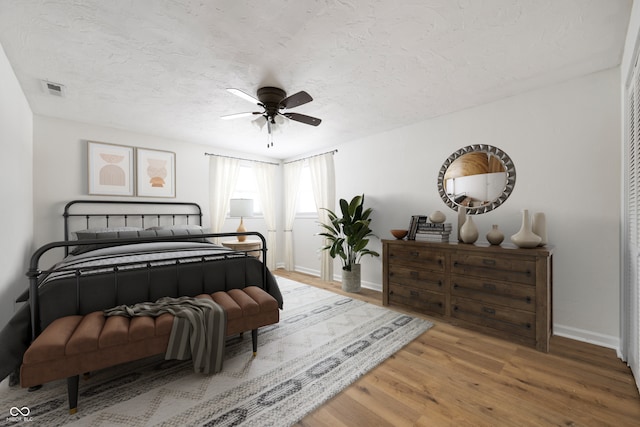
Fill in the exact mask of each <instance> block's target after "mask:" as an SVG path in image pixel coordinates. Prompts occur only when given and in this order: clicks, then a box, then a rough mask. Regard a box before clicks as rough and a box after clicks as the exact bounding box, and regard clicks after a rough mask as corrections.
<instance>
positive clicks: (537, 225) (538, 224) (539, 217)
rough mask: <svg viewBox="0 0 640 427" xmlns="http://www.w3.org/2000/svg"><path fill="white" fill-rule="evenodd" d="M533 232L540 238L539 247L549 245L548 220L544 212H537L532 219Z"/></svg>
mask: <svg viewBox="0 0 640 427" xmlns="http://www.w3.org/2000/svg"><path fill="white" fill-rule="evenodd" d="M531 230H532V231H533V232H534V233H535V234H537V235H538V236H540V243H539V244H538V245H539V246H544V245H546V244H547V243H549V240H548V238H547V219H546V218H545V215H544V213H543V212H536V213H534V214H533V218H532V219H531Z"/></svg>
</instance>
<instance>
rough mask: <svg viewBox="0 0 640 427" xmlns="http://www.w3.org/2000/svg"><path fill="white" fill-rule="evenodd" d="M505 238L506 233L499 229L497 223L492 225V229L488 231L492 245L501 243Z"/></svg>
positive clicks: (488, 237)
mask: <svg viewBox="0 0 640 427" xmlns="http://www.w3.org/2000/svg"><path fill="white" fill-rule="evenodd" d="M503 240H504V234H502V231H500V230H499V229H498V225H497V224H493V225H492V226H491V230H489V232H488V233H487V242H489V243H491V244H492V245H499V244H500V243H502V241H503Z"/></svg>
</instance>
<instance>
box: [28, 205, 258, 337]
mask: <svg viewBox="0 0 640 427" xmlns="http://www.w3.org/2000/svg"><path fill="white" fill-rule="evenodd" d="M80 204H88V205H91V204H93V205H126V206H135V205H140V206H143V205H144V206H158V207H163V208H165V209H163V210H164V212H153V213H117V212H115V213H114V212H109V213H95V212H91V213H87V212H84V213H72V212H71V211H72V209H73V207H74V206H76V205H80ZM178 206H180V207H183V208H184V207H186V208H187V210H189V209H191V210H193V212H192V213H188V212H179V211H178V210H175V211H173V210H172V208H174V207H178ZM63 217H64V237H65V240H64V241H57V242H51V243H48V244H45V245H43V246H41V247H39V248H38V249H37V250H36V251H35V252H34V253H33V255H32V256H31V260H30V263H29V270H28V271H27V277H28V278H29V304H30V312H31V338H32V340H35V338H36V337H37V336H38V334H39V333H40V331H39V301H38V285H39V283H40V281H41V280H44V278H46V276H47V275H48V274H50V273H51V272H52V270H40V268H39V262H40V258H41V257H42V255H43V254H45V253H46V252H48V251H49V250H51V249H55V248H64V250H65V256H67V255H68V254H69V247H72V246H84V245H88V246H90V245H101V244H118V243H122V244H129V243H149V242H169V241H174V240H175V241H185V240H202V239H203V238H204V239H209V238H219V237H237V236H256V237H258V238H259V239H260V241H261V242H262V245H261V246H262V247H261V249H260V252H262V264H263V266H262V283H263V286H266V284H267V265H266V262H265V260H266V259H267V242H266V239H265V238H264V236H263V235H262V234H261V233H259V232H256V231H247V232H243V233H237V232H230V233H203V234H192V235H179V236H162V237H138V238H130V239H91V240H81V241H78V240H69V236H70V232H71V230H70V227H69V220H70V218H73V217H85V219H86V225H87V228H90V227H89V224H90V221H91V219H92V218H94V217H101V218H104V219H105V220H106V224H107V225H108V224H109V221H110V219H113V218H120V219H121V221H122V222H123V224H125V226H126V224H127V223H128V220H129V218H131V217H138V218H140V220H141V222H142V224H144V223H145V218H154V219H155V222H156V225H159V224H160V222H161V219H162V218H171V224H173V225H176V218H180V217H184V218H185V221H186V224H189V221H190V218H193V217H196V218H197V224H193V225H202V209H201V208H200V205H198V204H197V203H191V202H152V201H114V200H73V201H71V202H69V203H67V204H66V206H65V208H64V213H63ZM248 252H255V250H251V251H234V250H231V249H229V251H228V252H225V256H223V257H222V259H225V258H228V257H231V256H236V257H237V256H239V255H244V256H251V255H249V254H248ZM205 258H208V256H207V257H205V256H203V257H202V262H204V261H205ZM164 261H170V262H175V264H176V266H177V265H179V264H180V259H177V258H176V259H166V260H164ZM133 264H140V262H139V261H138V262H134V263H133ZM124 265H126V264H120V265H114V266H110V267H109V268H110V269H113V270H114V277H115V279H114V280H115V286H116V289H117V271H118V268H119V267H122V266H124ZM96 268H102V269H104V268H105V267H104V266H102V267H96ZM146 268H147V269H150V268H152V267H151V263H146ZM71 270H74V269H71ZM81 270H83V271H84V270H87V268H86V267H85V268H81V269H78V268H76V269H75V274H76V276H77V277H79V276H80V275H81V274H82V273H81Z"/></svg>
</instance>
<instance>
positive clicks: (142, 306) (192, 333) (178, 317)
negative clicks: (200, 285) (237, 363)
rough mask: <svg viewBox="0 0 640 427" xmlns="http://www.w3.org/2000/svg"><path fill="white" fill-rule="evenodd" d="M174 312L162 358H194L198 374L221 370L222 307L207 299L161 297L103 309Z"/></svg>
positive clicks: (135, 313)
mask: <svg viewBox="0 0 640 427" xmlns="http://www.w3.org/2000/svg"><path fill="white" fill-rule="evenodd" d="M163 313H171V314H173V315H174V319H173V326H172V328H171V335H170V337H169V345H168V346H167V351H166V353H165V359H178V360H186V359H189V358H191V359H193V368H194V370H195V372H197V373H203V374H212V373H217V372H220V370H221V369H222V360H223V357H224V343H225V332H226V327H227V317H226V313H225V311H224V309H223V308H222V307H221V306H219V305H218V304H216V303H215V302H213V301H212V300H210V299H208V298H191V297H180V298H171V297H163V298H160V299H159V300H157V301H156V302H143V303H139V304H135V305H131V306H128V305H120V306H118V307H114V308H110V309H107V310H104V315H105V316H126V317H136V316H151V317H158V316H160V315H161V314H163Z"/></svg>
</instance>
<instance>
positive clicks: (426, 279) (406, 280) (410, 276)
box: [389, 264, 444, 292]
mask: <svg viewBox="0 0 640 427" xmlns="http://www.w3.org/2000/svg"><path fill="white" fill-rule="evenodd" d="M389 282H390V283H395V284H400V285H407V286H412V287H414V288H418V289H426V290H430V291H434V292H442V289H443V286H444V273H442V272H435V271H428V270H423V269H416V268H411V267H404V266H400V265H395V264H391V265H389Z"/></svg>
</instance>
